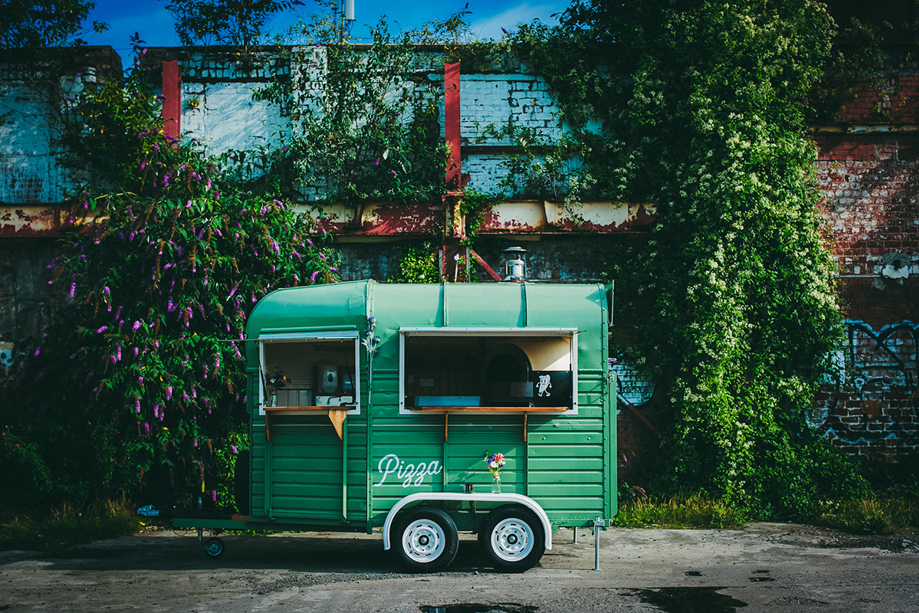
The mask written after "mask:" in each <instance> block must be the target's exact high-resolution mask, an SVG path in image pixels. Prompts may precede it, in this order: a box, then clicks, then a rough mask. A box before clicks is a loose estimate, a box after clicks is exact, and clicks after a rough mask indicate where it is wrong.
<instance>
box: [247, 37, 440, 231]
mask: <svg viewBox="0 0 919 613" xmlns="http://www.w3.org/2000/svg"><path fill="white" fill-rule="evenodd" d="M329 34H331V32H329V33H326V34H322V33H320V34H318V36H320V37H324V36H326V35H329ZM293 53H294V56H293V57H292V58H291V61H292V63H293V64H294V65H296V66H298V67H299V68H298V69H297V70H295V71H294V74H293V75H292V76H291V78H290V80H289V81H279V82H278V83H276V84H274V85H273V86H271V87H268V88H265V89H264V90H262V91H261V93H260V97H261V98H262V99H267V100H271V101H274V102H276V103H278V104H280V105H281V106H282V107H284V108H287V109H291V118H292V123H293V136H292V137H291V140H290V142H289V143H288V144H287V145H286V146H285V147H284V148H282V149H279V150H277V151H275V152H274V157H275V160H276V163H275V165H274V167H273V170H274V172H277V173H282V174H283V173H286V174H284V176H287V177H289V180H290V182H291V183H292V184H296V185H300V186H301V187H300V189H301V192H302V194H303V195H304V196H305V197H306V198H308V199H313V200H320V201H326V202H336V203H344V204H349V205H353V206H355V207H356V208H357V209H359V208H360V207H361V206H362V205H363V204H364V203H366V202H372V201H377V202H381V201H382V202H395V203H406V202H418V201H430V200H435V201H437V200H440V197H441V195H442V194H443V193H444V191H445V189H446V188H445V184H444V172H445V168H446V159H447V157H446V156H447V147H446V145H445V144H444V143H443V142H442V140H441V138H440V128H439V125H438V122H437V115H438V100H439V99H440V98H441V97H442V95H443V92H442V87H441V85H440V83H439V82H437V81H432V80H429V79H427V78H426V75H427V73H428V72H429V70H430V69H429V68H425V66H424V64H423V62H422V61H421V59H423V58H424V56H423V54H422V55H420V56H419V54H418V53H416V50H415V49H414V46H413V44H412V38H411V35H410V34H405V35H402V36H401V37H398V38H395V37H392V36H391V35H390V34H389V32H388V29H387V26H386V24H385V23H384V22H381V23H380V24H378V26H377V27H376V28H375V29H374V30H373V43H372V44H370V45H369V46H366V47H365V46H355V45H332V46H325V47H323V46H315V47H303V48H296V49H295V50H294V51H293ZM419 58H421V59H419ZM419 62H420V64H419ZM419 77H424V78H419ZM355 219H359V215H356V216H355Z"/></svg>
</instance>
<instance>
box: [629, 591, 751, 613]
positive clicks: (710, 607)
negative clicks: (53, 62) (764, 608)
mask: <svg viewBox="0 0 919 613" xmlns="http://www.w3.org/2000/svg"><path fill="white" fill-rule="evenodd" d="M723 589H725V588H723V587H662V588H660V589H656V590H634V591H633V592H632V593H633V594H636V595H638V597H639V598H640V599H641V602H646V603H648V604H650V605H654V606H655V607H657V608H658V609H659V610H660V611H666V613H732V612H733V611H736V610H737V609H739V608H741V607H745V606H747V603H745V602H743V601H742V600H737V599H736V598H731V597H730V596H728V595H727V594H719V593H718V590H723Z"/></svg>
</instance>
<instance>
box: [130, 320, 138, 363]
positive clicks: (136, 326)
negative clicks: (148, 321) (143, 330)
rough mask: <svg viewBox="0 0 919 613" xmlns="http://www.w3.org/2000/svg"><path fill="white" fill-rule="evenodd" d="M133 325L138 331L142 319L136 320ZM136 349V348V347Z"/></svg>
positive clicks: (135, 330)
mask: <svg viewBox="0 0 919 613" xmlns="http://www.w3.org/2000/svg"><path fill="white" fill-rule="evenodd" d="M132 327H133V329H134V332H137V330H138V329H140V320H137V321H135V322H134V326H132ZM135 349H136V348H135ZM135 355H136V353H135Z"/></svg>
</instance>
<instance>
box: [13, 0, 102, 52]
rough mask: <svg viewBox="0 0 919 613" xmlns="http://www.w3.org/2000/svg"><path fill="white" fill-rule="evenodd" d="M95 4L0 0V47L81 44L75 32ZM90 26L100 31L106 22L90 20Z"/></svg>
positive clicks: (30, 48) (34, 48)
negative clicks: (0, 18)
mask: <svg viewBox="0 0 919 613" xmlns="http://www.w3.org/2000/svg"><path fill="white" fill-rule="evenodd" d="M95 6H96V3H95V1H94V0H0V15H3V22H2V24H0V49H21V50H26V51H29V52H31V53H35V52H38V51H42V50H45V49H47V48H49V47H65V46H79V45H85V44H86V41H84V40H83V39H81V38H79V36H80V34H81V33H82V32H83V22H84V21H85V20H86V18H87V17H88V16H89V12H90V11H91V10H92V9H93V8H95ZM91 28H92V30H93V31H95V32H102V31H103V30H106V29H108V26H107V25H106V24H104V23H100V22H98V21H94V22H93V24H92V26H91Z"/></svg>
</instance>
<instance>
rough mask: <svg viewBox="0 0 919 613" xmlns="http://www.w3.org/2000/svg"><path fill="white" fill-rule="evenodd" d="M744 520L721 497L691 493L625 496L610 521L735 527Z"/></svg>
mask: <svg viewBox="0 0 919 613" xmlns="http://www.w3.org/2000/svg"><path fill="white" fill-rule="evenodd" d="M747 521H748V518H747V516H746V515H745V514H744V513H743V511H741V510H739V509H737V508H735V507H733V506H731V504H730V503H728V502H726V501H724V500H722V499H717V498H715V499H713V498H707V497H705V496H702V495H694V496H689V497H681V496H673V497H671V498H667V499H656V498H653V497H652V498H642V497H636V498H633V499H630V500H627V501H625V502H623V503H620V505H619V510H618V513H617V514H616V517H615V518H613V525H614V526H618V527H621V528H651V527H653V528H678V529H682V528H693V529H704V528H738V527H740V526H742V525H743V524H744V523H746V522H747Z"/></svg>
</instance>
